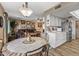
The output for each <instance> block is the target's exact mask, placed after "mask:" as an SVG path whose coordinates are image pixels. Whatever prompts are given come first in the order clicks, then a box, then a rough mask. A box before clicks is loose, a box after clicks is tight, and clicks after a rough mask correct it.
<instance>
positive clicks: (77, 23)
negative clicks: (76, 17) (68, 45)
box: [76, 21, 79, 39]
mask: <svg viewBox="0 0 79 59" xmlns="http://www.w3.org/2000/svg"><path fill="white" fill-rule="evenodd" d="M76 38H77V39H79V21H77V22H76Z"/></svg>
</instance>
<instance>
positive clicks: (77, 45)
mask: <svg viewBox="0 0 79 59" xmlns="http://www.w3.org/2000/svg"><path fill="white" fill-rule="evenodd" d="M49 56H79V39H76V40H73V41H72V42H67V43H65V44H63V45H62V46H60V47H58V48H56V49H50V50H49Z"/></svg>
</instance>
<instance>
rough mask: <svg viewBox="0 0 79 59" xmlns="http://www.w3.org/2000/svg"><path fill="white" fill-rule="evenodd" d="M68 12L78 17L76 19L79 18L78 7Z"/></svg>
mask: <svg viewBox="0 0 79 59" xmlns="http://www.w3.org/2000/svg"><path fill="white" fill-rule="evenodd" d="M70 14H72V15H73V16H75V17H76V18H78V19H79V9H78V10H75V11H72V12H70Z"/></svg>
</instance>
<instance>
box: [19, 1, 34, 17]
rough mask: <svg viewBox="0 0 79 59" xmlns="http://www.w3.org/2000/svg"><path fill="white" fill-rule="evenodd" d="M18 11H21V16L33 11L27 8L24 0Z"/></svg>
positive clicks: (28, 14)
mask: <svg viewBox="0 0 79 59" xmlns="http://www.w3.org/2000/svg"><path fill="white" fill-rule="evenodd" d="M19 11H20V12H21V13H22V15H23V16H26V17H28V16H30V15H31V14H32V13H33V11H32V10H31V9H30V8H28V3H27V2H25V3H24V4H23V5H22V7H21V8H20V9H19Z"/></svg>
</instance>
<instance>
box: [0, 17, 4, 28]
mask: <svg viewBox="0 0 79 59" xmlns="http://www.w3.org/2000/svg"><path fill="white" fill-rule="evenodd" d="M0 27H3V17H2V16H0Z"/></svg>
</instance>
